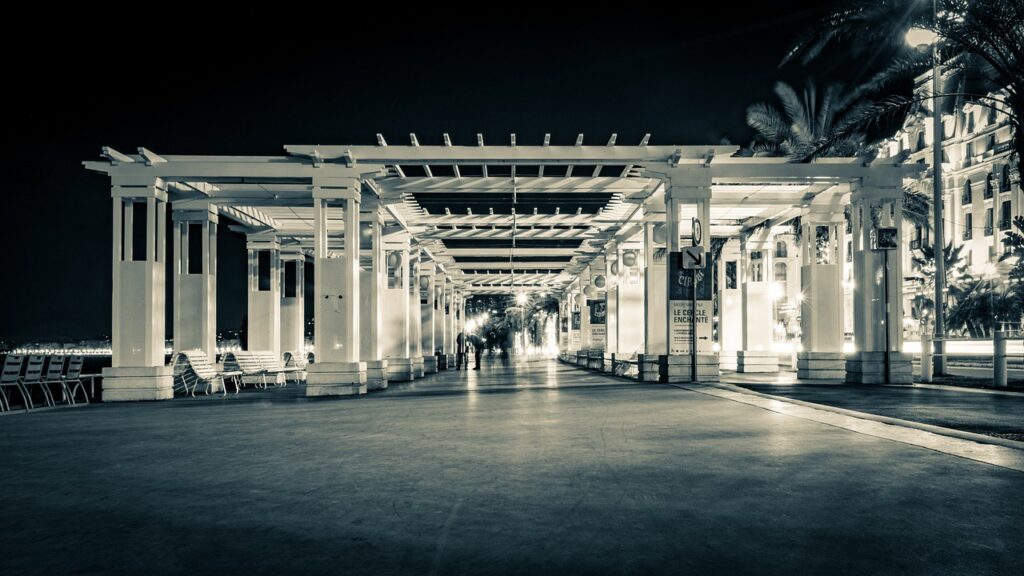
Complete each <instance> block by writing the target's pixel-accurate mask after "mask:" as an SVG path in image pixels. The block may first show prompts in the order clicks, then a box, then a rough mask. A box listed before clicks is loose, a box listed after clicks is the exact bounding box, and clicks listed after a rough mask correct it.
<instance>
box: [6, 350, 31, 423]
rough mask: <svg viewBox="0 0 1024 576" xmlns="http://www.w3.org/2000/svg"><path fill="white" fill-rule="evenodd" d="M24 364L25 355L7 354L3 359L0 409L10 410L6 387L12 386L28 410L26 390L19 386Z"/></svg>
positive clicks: (28, 403)
mask: <svg viewBox="0 0 1024 576" xmlns="http://www.w3.org/2000/svg"><path fill="white" fill-rule="evenodd" d="M24 364H25V357H24V356H22V355H20V354H8V355H7V358H5V359H4V368H3V374H2V376H0V411H3V412H9V411H10V410H11V399H10V397H9V396H7V390H6V388H13V389H15V390H17V391H18V394H20V395H21V404H22V406H24V408H25V410H26V411H28V410H29V409H30V408H31V406H30V402H29V400H28V392H26V391H25V389H24V388H22V387H21V368H22V366H24Z"/></svg>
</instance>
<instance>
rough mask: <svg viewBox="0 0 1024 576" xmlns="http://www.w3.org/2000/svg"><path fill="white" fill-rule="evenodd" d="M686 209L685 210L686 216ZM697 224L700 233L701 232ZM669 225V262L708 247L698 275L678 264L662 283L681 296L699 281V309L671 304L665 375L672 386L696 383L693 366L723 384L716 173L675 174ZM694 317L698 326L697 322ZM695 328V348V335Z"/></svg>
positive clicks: (705, 377) (670, 185)
mask: <svg viewBox="0 0 1024 576" xmlns="http://www.w3.org/2000/svg"><path fill="white" fill-rule="evenodd" d="M684 211H685V212H684ZM697 222H699V226H700V230H699V232H700V234H699V236H698V234H697V229H696V228H697V224H696V223H697ZM665 224H666V227H667V232H668V239H667V241H668V251H669V258H673V254H678V253H679V252H680V251H681V250H682V248H683V246H699V247H701V248H703V249H704V267H703V268H700V269H698V270H696V271H694V272H690V271H689V270H685V269H683V268H682V267H681V266H680V262H679V261H670V262H668V265H667V266H666V270H668V271H674V274H672V275H670V277H668V278H667V279H666V282H665V284H663V285H662V286H663V288H662V289H663V290H665V291H666V292H667V293H668V294H670V295H671V294H672V292H673V287H676V288H677V289H676V290H674V291H675V292H676V294H677V295H678V294H679V293H680V292H683V293H685V291H680V290H678V287H679V286H683V287H685V286H689V285H691V283H694V285H693V288H692V289H694V290H696V291H697V294H696V310H692V309H693V308H694V305H693V303H692V298H690V300H691V301H689V302H688V301H687V298H685V297H684V298H682V299H681V300H678V301H677V300H672V299H670V300H669V302H668V318H669V322H667V326H666V329H667V334H666V341H667V344H668V354H667V355H666V357H665V360H664V362H663V364H664V369H663V370H662V373H663V374H664V376H665V377H666V378H667V381H669V382H688V381H691V380H693V377H694V374H693V366H694V364H696V369H697V370H696V379H697V380H698V381H703V382H717V381H718V372H719V366H718V354H717V353H716V352H715V351H714V342H713V341H712V330H711V327H712V316H713V294H712V293H711V289H710V284H711V282H709V281H710V280H711V275H712V274H714V269H713V268H712V267H711V266H710V264H709V263H710V259H711V258H710V248H711V175H710V172H709V171H708V170H707V169H706V168H696V169H679V170H673V171H671V174H670V178H669V179H668V181H667V189H666V191H665ZM691 314H693V315H695V317H696V323H692V320H691ZM693 330H696V349H694V346H693V342H692V340H693V338H692V336H690V334H691V332H692V331H693Z"/></svg>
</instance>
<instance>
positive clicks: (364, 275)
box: [359, 202, 388, 390]
mask: <svg viewBox="0 0 1024 576" xmlns="http://www.w3.org/2000/svg"><path fill="white" fill-rule="evenodd" d="M360 209H361V212H360V214H359V259H360V262H361V263H362V264H363V266H362V267H361V270H360V272H359V291H360V295H361V297H362V301H361V302H360V307H359V319H360V323H361V324H360V332H359V341H360V348H359V357H360V359H361V360H362V361H363V362H366V389H367V390H383V389H385V388H387V387H388V362H387V359H386V358H385V357H384V339H385V334H384V332H385V327H384V315H383V312H382V310H383V308H384V303H385V296H384V285H385V282H386V280H385V274H386V270H385V268H386V265H385V263H384V239H383V225H384V221H383V215H382V214H381V211H380V208H378V207H377V206H376V203H375V202H367V203H364V204H363V205H362V206H361V207H360Z"/></svg>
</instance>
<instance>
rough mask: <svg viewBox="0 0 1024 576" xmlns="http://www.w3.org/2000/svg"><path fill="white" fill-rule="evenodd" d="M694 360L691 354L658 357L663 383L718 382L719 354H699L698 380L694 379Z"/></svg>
mask: <svg viewBox="0 0 1024 576" xmlns="http://www.w3.org/2000/svg"><path fill="white" fill-rule="evenodd" d="M692 363H693V358H692V356H691V355H689V354H670V355H663V356H658V365H659V368H660V370H659V375H660V380H659V381H661V382H666V383H670V384H671V383H677V382H718V354H716V353H714V352H711V353H707V354H700V353H698V354H697V379H696V380H694V379H693V365H692Z"/></svg>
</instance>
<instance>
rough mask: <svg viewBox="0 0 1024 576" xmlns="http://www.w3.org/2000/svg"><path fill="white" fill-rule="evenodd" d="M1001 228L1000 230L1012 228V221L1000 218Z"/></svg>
mask: <svg viewBox="0 0 1024 576" xmlns="http://www.w3.org/2000/svg"><path fill="white" fill-rule="evenodd" d="M999 229H1000V230H1009V229H1010V221H1009V220H1000V221H999Z"/></svg>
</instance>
